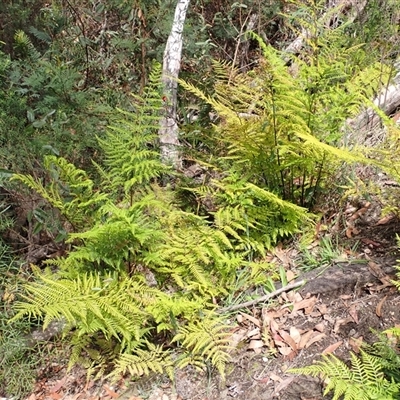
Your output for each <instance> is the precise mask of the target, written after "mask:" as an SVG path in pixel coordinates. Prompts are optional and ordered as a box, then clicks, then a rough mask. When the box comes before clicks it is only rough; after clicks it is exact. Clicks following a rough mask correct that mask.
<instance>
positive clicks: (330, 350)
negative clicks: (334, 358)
mask: <svg viewBox="0 0 400 400" xmlns="http://www.w3.org/2000/svg"><path fill="white" fill-rule="evenodd" d="M342 344H343V340H341V341H340V342H336V343H333V344H331V345H330V346H328V347H327V348H326V349H325V350H324V351H323V352H322V354H330V353H333V352H334V351H335V350H336V349H337V348H338V347H339V346H341V345H342Z"/></svg>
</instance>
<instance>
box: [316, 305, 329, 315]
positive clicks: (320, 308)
mask: <svg viewBox="0 0 400 400" xmlns="http://www.w3.org/2000/svg"><path fill="white" fill-rule="evenodd" d="M316 307H317V310H318V311H319V312H320V313H321V314H322V315H324V314H326V313H327V312H328V307H327V305H326V304H324V303H322V304H318V305H317V306H316Z"/></svg>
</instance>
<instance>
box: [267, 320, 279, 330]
mask: <svg viewBox="0 0 400 400" xmlns="http://www.w3.org/2000/svg"><path fill="white" fill-rule="evenodd" d="M269 327H270V329H271V332H277V331H278V330H279V324H278V323H277V322H276V321H275V320H274V319H271V322H270V324H269Z"/></svg>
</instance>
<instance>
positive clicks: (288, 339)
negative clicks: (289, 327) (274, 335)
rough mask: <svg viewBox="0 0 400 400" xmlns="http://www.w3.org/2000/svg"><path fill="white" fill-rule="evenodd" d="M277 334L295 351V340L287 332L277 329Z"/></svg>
mask: <svg viewBox="0 0 400 400" xmlns="http://www.w3.org/2000/svg"><path fill="white" fill-rule="evenodd" d="M279 334H280V335H281V337H282V339H283V340H284V341H285V342H286V343H287V344H288V345H289V346H290V347H291V348H292V350H294V351H297V344H296V342H295V341H294V340H293V338H292V337H291V336H290V335H289V334H288V333H287V332H285V331H283V330H281V331H279Z"/></svg>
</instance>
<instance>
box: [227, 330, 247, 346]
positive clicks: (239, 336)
mask: <svg viewBox="0 0 400 400" xmlns="http://www.w3.org/2000/svg"><path fill="white" fill-rule="evenodd" d="M245 338H246V329H239V330H238V331H236V332H234V333H232V335H231V337H230V346H231V347H233V348H236V347H237V346H238V345H239V343H240V342H242V341H243V340H244V339H245Z"/></svg>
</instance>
